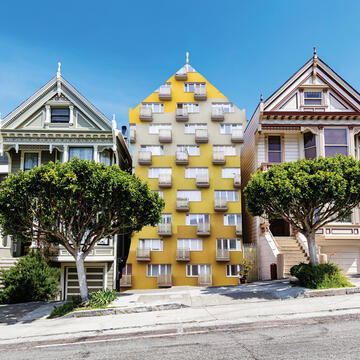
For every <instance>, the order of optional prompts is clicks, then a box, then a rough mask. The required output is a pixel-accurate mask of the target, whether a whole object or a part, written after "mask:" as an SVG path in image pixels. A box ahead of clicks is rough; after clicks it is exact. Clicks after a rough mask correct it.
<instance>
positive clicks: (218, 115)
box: [211, 107, 224, 121]
mask: <svg viewBox="0 0 360 360" xmlns="http://www.w3.org/2000/svg"><path fill="white" fill-rule="evenodd" d="M211 120H212V121H223V120H224V110H223V108H221V107H215V108H213V109H211Z"/></svg>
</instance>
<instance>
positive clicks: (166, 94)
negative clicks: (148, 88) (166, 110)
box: [159, 85, 171, 100]
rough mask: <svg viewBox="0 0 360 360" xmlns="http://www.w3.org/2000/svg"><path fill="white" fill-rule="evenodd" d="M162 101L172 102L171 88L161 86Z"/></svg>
mask: <svg viewBox="0 0 360 360" xmlns="http://www.w3.org/2000/svg"><path fill="white" fill-rule="evenodd" d="M159 99H160V100H171V86H164V85H162V86H160V89H159Z"/></svg>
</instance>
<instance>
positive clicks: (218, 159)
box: [212, 151, 226, 165]
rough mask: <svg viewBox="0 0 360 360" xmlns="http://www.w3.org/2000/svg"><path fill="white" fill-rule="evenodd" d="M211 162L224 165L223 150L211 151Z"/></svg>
mask: <svg viewBox="0 0 360 360" xmlns="http://www.w3.org/2000/svg"><path fill="white" fill-rule="evenodd" d="M212 163H213V164H214V165H224V164H225V163H226V158H225V153H224V152H223V151H213V159H212Z"/></svg>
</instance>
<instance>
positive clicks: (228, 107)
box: [211, 103, 234, 113]
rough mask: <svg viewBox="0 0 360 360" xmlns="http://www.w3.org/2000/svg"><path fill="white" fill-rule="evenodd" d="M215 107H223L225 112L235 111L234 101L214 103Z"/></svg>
mask: <svg viewBox="0 0 360 360" xmlns="http://www.w3.org/2000/svg"><path fill="white" fill-rule="evenodd" d="M211 106H212V108H213V109H222V110H223V112H224V113H232V112H234V105H233V104H232V103H212V104H211Z"/></svg>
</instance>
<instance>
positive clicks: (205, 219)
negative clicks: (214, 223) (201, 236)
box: [185, 213, 210, 226]
mask: <svg viewBox="0 0 360 360" xmlns="http://www.w3.org/2000/svg"><path fill="white" fill-rule="evenodd" d="M191 218H196V224H191V221H190V219H191ZM204 223H210V214H205V213H204V214H186V216H185V225H187V226H198V225H199V224H204Z"/></svg>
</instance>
